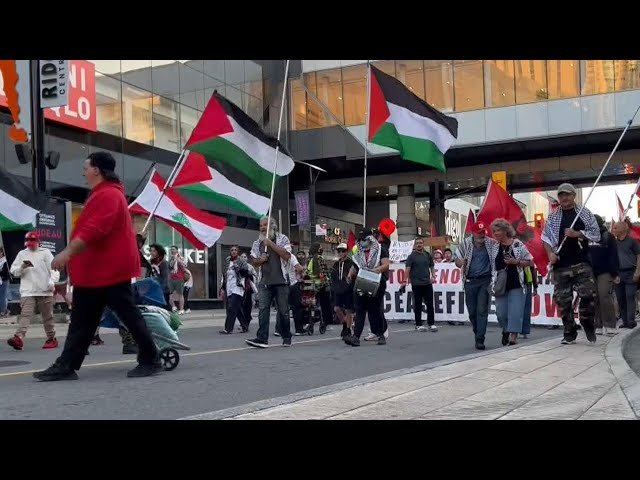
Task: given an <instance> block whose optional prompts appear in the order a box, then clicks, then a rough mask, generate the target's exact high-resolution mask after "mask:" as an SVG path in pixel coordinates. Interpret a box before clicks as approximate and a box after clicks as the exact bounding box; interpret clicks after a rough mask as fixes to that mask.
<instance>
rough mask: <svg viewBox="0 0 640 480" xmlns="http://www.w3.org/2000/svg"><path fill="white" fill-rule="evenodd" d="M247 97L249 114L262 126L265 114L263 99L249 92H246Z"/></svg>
mask: <svg viewBox="0 0 640 480" xmlns="http://www.w3.org/2000/svg"><path fill="white" fill-rule="evenodd" d="M245 98H246V100H247V110H246V111H247V114H248V115H249V116H250V117H251V118H253V119H254V120H255V121H256V122H258V125H260V127H262V126H263V125H262V123H263V119H262V117H263V114H264V104H263V101H262V99H261V98H257V97H254V96H253V95H249V94H245Z"/></svg>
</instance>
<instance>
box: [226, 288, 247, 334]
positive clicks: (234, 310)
mask: <svg viewBox="0 0 640 480" xmlns="http://www.w3.org/2000/svg"><path fill="white" fill-rule="evenodd" d="M236 318H237V319H238V322H240V326H241V327H242V328H247V321H246V320H245V318H244V310H242V295H236V294H231V295H229V296H228V297H227V319H226V320H225V322H224V329H225V330H226V331H227V332H229V333H232V332H233V326H234V325H235V324H236Z"/></svg>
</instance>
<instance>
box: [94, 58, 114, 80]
mask: <svg viewBox="0 0 640 480" xmlns="http://www.w3.org/2000/svg"><path fill="white" fill-rule="evenodd" d="M87 62H91V63H93V64H94V65H95V67H96V72H100V73H103V74H105V75H111V76H112V77H117V78H120V60H87Z"/></svg>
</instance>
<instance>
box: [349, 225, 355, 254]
mask: <svg viewBox="0 0 640 480" xmlns="http://www.w3.org/2000/svg"><path fill="white" fill-rule="evenodd" d="M355 245H356V236H355V235H354V233H353V232H352V231H351V230H349V236H348V237H347V252H350V251H351V250H352V249H353V247H355Z"/></svg>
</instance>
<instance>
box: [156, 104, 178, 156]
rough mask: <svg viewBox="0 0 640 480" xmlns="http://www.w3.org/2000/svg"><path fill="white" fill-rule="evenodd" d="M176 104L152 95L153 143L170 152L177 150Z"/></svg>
mask: <svg viewBox="0 0 640 480" xmlns="http://www.w3.org/2000/svg"><path fill="white" fill-rule="evenodd" d="M178 116H179V115H178V104H177V103H176V102H174V101H173V100H170V99H168V98H166V97H160V96H158V95H155V96H154V97H153V132H154V137H153V138H154V141H153V145H154V146H155V147H156V148H163V149H165V150H169V151H171V152H179V151H180V147H181V145H179V142H180V132H179V128H178Z"/></svg>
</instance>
